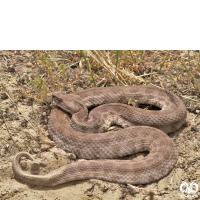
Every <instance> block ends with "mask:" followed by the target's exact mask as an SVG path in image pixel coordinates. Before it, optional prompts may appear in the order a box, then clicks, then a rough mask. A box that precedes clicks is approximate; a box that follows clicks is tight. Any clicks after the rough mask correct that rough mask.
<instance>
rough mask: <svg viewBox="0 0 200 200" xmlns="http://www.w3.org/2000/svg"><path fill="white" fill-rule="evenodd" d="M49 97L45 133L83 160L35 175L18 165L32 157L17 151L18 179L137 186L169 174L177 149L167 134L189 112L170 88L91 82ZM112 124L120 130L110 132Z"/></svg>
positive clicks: (45, 183) (54, 183) (35, 182)
mask: <svg viewBox="0 0 200 200" xmlns="http://www.w3.org/2000/svg"><path fill="white" fill-rule="evenodd" d="M52 98H53V101H54V103H55V104H56V107H55V108H53V109H52V110H51V114H50V117H49V122H48V131H49V135H50V136H51V137H52V139H53V141H54V142H55V143H56V146H57V147H58V148H62V149H65V150H70V151H71V152H72V153H74V154H75V155H76V156H77V158H82V159H85V160H83V161H81V162H73V163H71V164H67V165H64V166H62V167H60V168H58V169H55V170H53V171H51V172H49V173H48V174H46V175H33V174H27V173H25V172H24V171H23V170H22V169H21V167H20V160H21V158H22V157H26V158H28V159H30V160H32V161H34V158H33V156H32V155H31V154H29V153H27V152H19V153H17V154H16V155H15V156H14V159H13V162H12V168H13V172H14V174H15V177H16V178H17V179H20V180H22V181H24V182H26V183H29V184H33V185H42V186H49V187H53V186H57V185H60V184H63V183H67V182H70V181H76V180H86V179H100V180H104V181H109V182H115V183H123V184H133V185H141V184H148V183H152V182H155V181H158V180H160V179H161V178H163V177H165V176H167V175H168V174H169V173H170V172H171V171H172V169H173V168H174V166H175V164H176V163H177V160H178V154H179V153H178V149H177V147H176V145H175V144H174V142H173V140H172V139H171V138H170V137H169V136H168V135H167V134H169V133H171V132H174V131H176V130H178V129H179V128H180V127H181V126H182V125H183V124H184V123H185V122H186V118H187V112H186V107H185V105H184V103H183V101H182V100H181V99H180V98H179V97H178V96H177V95H175V94H174V93H172V92H171V91H168V90H166V89H163V88H159V87H156V86H145V85H138V86H117V87H101V88H96V87H93V88H90V89H85V90H82V91H77V92H74V93H72V94H66V93H65V92H53V94H52ZM140 105H142V106H143V107H145V105H149V106H150V107H152V106H155V107H156V108H157V109H142V108H140V107H141V106H140ZM113 125H118V126H120V127H121V129H120V130H116V131H108V130H109V127H111V126H113ZM144 151H146V152H148V155H147V156H145V157H143V158H140V159H124V158H123V157H125V156H128V155H132V154H135V153H138V152H144Z"/></svg>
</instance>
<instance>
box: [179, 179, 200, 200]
mask: <svg viewBox="0 0 200 200" xmlns="http://www.w3.org/2000/svg"><path fill="white" fill-rule="evenodd" d="M180 191H181V192H182V193H183V194H184V195H181V196H180V197H181V198H189V199H192V198H198V195H196V194H195V193H197V192H198V185H197V184H196V183H194V182H192V183H190V185H188V183H186V182H183V183H182V184H181V185H180Z"/></svg>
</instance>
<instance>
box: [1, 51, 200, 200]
mask: <svg viewBox="0 0 200 200" xmlns="http://www.w3.org/2000/svg"><path fill="white" fill-rule="evenodd" d="M41 55H42V52H36V51H0V109H1V111H2V113H3V116H2V114H0V199H3V200H4V199H15V200H18V199H19V200H22V199H34V200H36V199H43V200H45V199H48V200H66V199H69V200H71V199H77V200H78V199H80V200H82V199H84V200H90V199H96V200H97V199H99V200H100V199H124V200H131V199H134V200H140V199H143V200H147V199H150V194H149V191H150V190H151V191H153V192H154V197H153V199H155V200H161V199H162V200H163V199H164V200H165V199H166V200H167V199H175V200H178V199H186V198H181V195H183V193H182V192H181V191H180V185H181V184H182V183H183V182H186V183H188V184H189V185H190V184H191V183H192V182H194V183H196V184H198V186H199V187H200V152H199V149H200V133H199V130H200V117H199V115H198V114H196V113H195V111H196V110H198V109H199V108H200V107H199V103H198V100H196V101H191V100H190V99H186V98H182V96H181V93H177V95H178V96H180V98H182V99H183V101H184V103H185V104H186V107H187V109H188V113H187V114H188V115H187V124H185V125H184V126H183V127H182V128H181V129H179V130H178V131H176V132H174V133H170V134H169V137H170V138H171V139H172V140H173V141H174V143H175V144H176V146H177V148H178V150H179V158H178V162H177V164H176V166H175V167H174V169H173V170H172V171H171V173H170V174H169V175H168V176H166V177H165V178H163V179H161V180H159V181H157V182H154V183H151V184H147V185H139V186H137V187H135V188H133V187H131V186H130V185H126V184H116V183H110V182H106V181H101V180H96V179H91V180H83V181H74V182H70V183H66V184H62V185H60V186H56V187H53V188H50V187H42V186H34V185H31V184H26V183H24V182H22V181H20V180H17V179H15V176H14V174H13V171H12V159H13V157H14V155H15V154H16V153H17V152H19V151H27V152H30V153H31V154H33V156H34V157H35V158H37V160H38V163H39V161H42V162H44V163H45V164H43V165H41V166H40V165H39V164H38V163H32V162H31V161H30V160H27V159H24V160H22V161H21V163H20V165H21V167H22V168H23V170H25V171H26V172H27V173H33V174H46V173H48V172H50V171H52V170H53V169H57V168H58V167H60V166H63V165H65V164H69V163H72V162H79V161H78V160H77V159H76V156H75V155H74V154H72V153H70V152H67V151H64V150H62V149H58V148H56V146H53V145H48V144H49V141H50V139H48V129H47V124H48V118H49V115H50V112H51V109H52V107H53V106H52V102H51V96H50V95H49V96H48V95H47V97H46V98H45V100H44V101H43V100H41V101H39V100H38V99H42V98H43V96H45V95H46V94H45V93H44V94H42V93H40V95H41V96H38V93H37V91H38V90H41V91H42V90H43V91H45V85H44V84H38V85H37V78H38V77H43V78H44V79H43V80H49V82H51V70H49V71H48V72H49V74H48V75H46V71H45V70H44V68H42V66H44V65H47V66H48V65H49V63H48V62H47V61H45V58H44V59H40V57H41ZM49 55H51V56H52V57H51V59H52V60H53V59H54V60H55V61H56V62H57V63H58V65H60V63H63V65H64V67H67V66H69V65H70V64H71V63H72V64H71V66H70V67H67V71H66V72H67V74H64V72H63V76H66V77H67V78H66V81H63V85H61V87H60V88H62V86H63V89H64V90H65V91H67V93H71V92H73V91H77V90H82V89H85V88H89V87H92V81H91V80H90V79H89V78H88V77H89V75H88V74H89V72H87V68H86V67H84V65H83V69H82V72H83V73H81V74H80V69H79V68H80V63H79V64H76V63H78V62H79V61H80V55H79V54H78V53H76V52H75V51H49ZM68 60H71V63H69V62H68ZM74 63H75V64H74ZM196 73H199V72H196ZM60 75H61V76H62V73H61V74H60ZM45 78H46V79H45ZM31 80H32V81H31ZM33 80H36V81H35V82H33ZM55 80H56V79H55ZM162 81H163V85H162ZM158 82H161V86H165V88H166V89H169V90H170V89H171V85H170V82H169V81H167V80H165V78H164V76H163V75H160V76H158V77H157V79H156V81H155V83H158ZM33 83H34V84H33ZM55 83H56V81H55ZM165 84H166V85H165ZM41 85H42V86H41ZM109 86H113V85H112V83H111V84H110V85H109ZM42 87H43V88H42ZM49 88H50V90H49V91H48V92H47V93H51V91H53V90H59V87H58V86H56V84H55V85H53V84H52V85H51V86H50V87H49ZM179 94H180V95H179ZM193 95H196V96H198V95H199V93H198V92H197V93H194V94H193ZM198 97H199V96H198ZM5 121H6V123H5ZM38 127H40V128H38ZM38 129H39V130H41V131H38ZM45 141H46V143H45ZM144 155H145V154H143V153H140V154H138V157H137V159H138V158H140V157H143V156H144ZM193 189H194V190H195V188H194V187H193ZM195 195H196V196H198V198H197V199H200V191H198V192H197V193H195ZM193 199H194V198H193Z"/></svg>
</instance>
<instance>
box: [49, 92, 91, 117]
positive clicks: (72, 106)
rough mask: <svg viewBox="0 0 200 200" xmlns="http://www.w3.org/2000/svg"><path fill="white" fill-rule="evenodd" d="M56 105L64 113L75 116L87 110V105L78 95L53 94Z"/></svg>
mask: <svg viewBox="0 0 200 200" xmlns="http://www.w3.org/2000/svg"><path fill="white" fill-rule="evenodd" d="M52 98H53V101H54V103H56V105H57V106H58V107H60V108H61V109H63V110H64V111H66V112H68V113H70V114H72V115H73V114H74V113H77V112H79V111H80V110H81V109H83V108H84V109H87V107H86V105H85V103H84V102H83V100H82V99H81V97H79V96H78V95H74V94H65V93H64V92H54V93H53V94H52Z"/></svg>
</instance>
